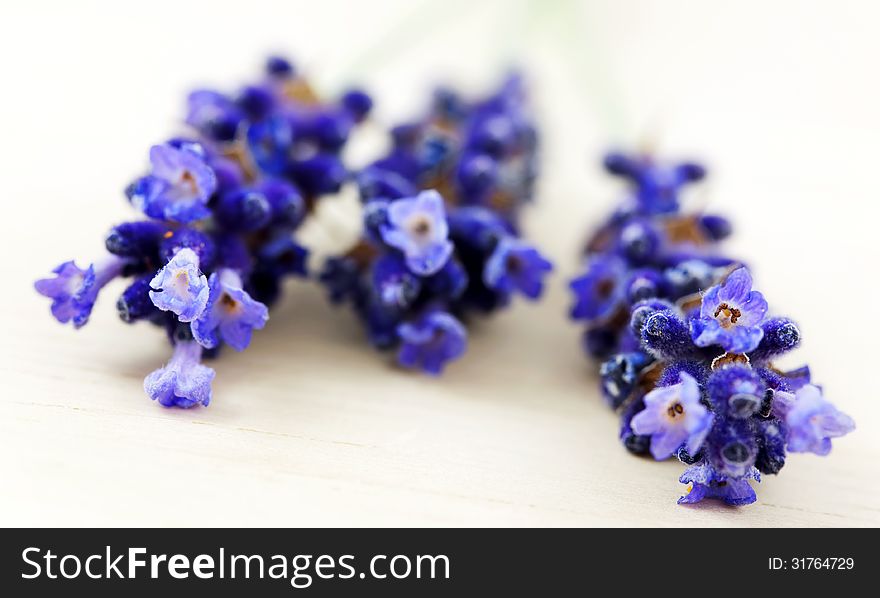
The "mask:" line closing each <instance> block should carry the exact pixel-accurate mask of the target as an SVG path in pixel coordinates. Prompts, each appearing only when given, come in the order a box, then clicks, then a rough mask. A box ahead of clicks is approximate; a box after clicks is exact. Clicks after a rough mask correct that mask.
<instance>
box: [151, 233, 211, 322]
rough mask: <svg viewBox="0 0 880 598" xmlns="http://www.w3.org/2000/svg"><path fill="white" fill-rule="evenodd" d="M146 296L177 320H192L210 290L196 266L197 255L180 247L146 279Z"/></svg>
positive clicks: (203, 307) (200, 311) (201, 309)
mask: <svg viewBox="0 0 880 598" xmlns="http://www.w3.org/2000/svg"><path fill="white" fill-rule="evenodd" d="M150 289H151V290H150V299H151V300H152V301H153V305H155V306H156V307H158V308H159V309H161V310H162V311H170V312H173V313H175V314H177V318H178V319H179V320H180V321H181V322H192V321H193V320H195V319H196V318H198V317H199V316H200V315H202V312H203V311H204V310H205V306H206V305H207V304H208V297H209V295H210V291H209V288H208V279H207V278H206V277H205V275H204V274H202V273H201V271H200V270H199V256H198V255H196V253H195V252H194V251H193V250H192V249H189V248H186V249H181V250H180V251H178V252H177V253H176V254H174V257H173V258H171V260H170V261H169V262H168V263H167V264H166V265H165V267H164V268H162V269H161V270H159V272H158V274H156V276H155V277H154V278H153V280H151V281H150Z"/></svg>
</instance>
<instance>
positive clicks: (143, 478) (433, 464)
mask: <svg viewBox="0 0 880 598" xmlns="http://www.w3.org/2000/svg"><path fill="white" fill-rule="evenodd" d="M366 4H367V3H338V2H330V3H315V2H304V3H298V4H297V3H288V2H285V3H280V2H279V3H274V2H250V3H248V12H247V13H243V12H242V11H243V7H242V5H241V4H240V3H231V4H230V5H229V7H226V6H220V3H217V2H212V3H198V4H197V3H192V4H190V3H187V4H186V5H185V6H181V5H180V4H179V3H175V4H174V7H173V9H172V8H171V6H170V5H168V6H165V5H162V4H161V3H151V5H150V7H149V8H145V9H144V11H143V12H142V13H136V12H132V10H133V9H131V8H123V7H122V6H118V5H117V4H116V3H110V2H108V3H103V4H102V3H94V4H93V3H77V5H76V6H73V5H71V4H70V3H62V2H58V3H55V4H42V3H28V5H27V6H25V5H23V4H21V5H15V6H12V5H9V4H8V3H7V4H4V5H3V7H2V8H0V56H2V58H0V61H2V65H3V69H2V72H3V73H4V78H5V79H6V80H5V81H4V93H3V94H0V114H3V117H4V139H3V143H2V144H0V164H2V166H0V190H2V193H3V199H2V204H0V205H2V210H3V222H4V225H3V234H2V236H0V243H2V249H3V254H2V255H3V269H2V272H3V282H4V291H3V293H2V294H0V308H2V311H0V314H2V316H3V319H4V327H3V336H2V339H3V342H2V343H0V381H2V395H0V439H2V440H0V442H2V445H0V448H2V451H0V455H2V456H0V472H2V492H0V524H3V525H233V526H237V525H290V526H302V525H490V526H495V525H521V526H544V525H565V526H572V525H576V526H605V525H623V526H635V525H652V526H654V525H655V526H671V527H679V526H690V525H697V526H841V525H854V526H876V525H878V524H880V500H878V498H877V497H878V495H880V483H878V475H877V474H878V471H877V463H878V460H880V442H878V438H880V427H878V424H877V421H878V418H880V402H878V399H880V397H878V391H877V382H876V379H877V378H876V371H875V370H876V360H877V350H876V340H875V339H876V338H877V334H876V332H875V331H874V327H875V326H876V314H877V309H876V305H875V302H876V297H877V296H878V290H880V289H878V283H877V266H876V259H877V256H878V251H877V240H876V233H875V230H876V227H877V217H878V215H880V211H878V207H877V204H878V199H880V198H878V185H877V177H876V157H877V155H878V146H877V139H878V133H880V122H878V116H877V110H876V107H877V105H878V104H880V93H878V87H877V85H878V84H877V81H876V77H873V76H872V74H873V73H875V72H876V57H877V55H878V50H880V42H878V41H877V39H876V36H875V35H874V34H873V32H872V30H871V23H876V21H877V16H878V15H877V14H876V13H877V9H876V8H875V7H873V6H872V5H871V4H870V3H868V2H864V3H851V2H835V3H834V4H833V5H826V9H825V10H826V12H818V9H810V8H808V7H806V6H804V5H805V4H806V3H798V2H778V3H773V4H772V5H768V4H767V3H757V2H756V3H738V4H737V5H736V8H733V7H725V8H721V7H719V6H717V5H716V6H711V7H710V6H704V5H703V3H699V2H664V3H648V2H632V1H628V2H614V3H611V2H608V3H594V2H589V3H580V4H578V3H560V4H559V5H553V7H552V9H546V10H544V12H543V14H542V15H539V16H535V15H534V13H529V12H527V11H528V10H529V7H528V6H527V5H526V4H523V5H521V6H520V8H521V9H522V12H520V13H517V14H518V15H519V16H518V17H516V18H514V17H512V16H511V15H510V14H509V11H508V14H507V16H505V11H504V10H502V7H510V6H514V4H513V3H508V2H486V3H473V2H467V3H455V2H451V3H446V4H445V6H451V7H452V9H453V10H456V11H458V12H457V15H458V17H457V18H456V19H449V18H447V17H446V16H444V14H445V13H444V10H443V9H438V8H437V6H438V5H437V3H435V2H425V3H423V4H413V3H408V2H400V3H398V2H382V3H378V4H373V3H370V7H369V8H367V7H364V6H361V5H366ZM319 5H320V6H319ZM441 6H443V5H442V4H441ZM415 11H420V12H415ZM554 11H557V12H556V13H554ZM560 11H567V12H565V13H563V12H560ZM267 12H270V13H271V14H272V15H274V17H273V19H271V20H269V21H268V22H267V21H265V20H261V21H259V23H260V24H259V25H258V24H257V23H258V21H257V17H258V16H259V15H260V14H264V13H267ZM414 12H415V14H417V16H418V15H427V16H424V17H423V18H422V21H423V22H425V23H433V25H427V24H426V25H424V27H426V28H427V29H424V30H415V32H413V31H412V30H413V27H412V22H413V21H412V17H411V16H408V15H411V14H412V13H414ZM633 15H638V18H634V17H633ZM407 19H410V20H409V21H407ZM399 22H404V23H409V25H405V26H403V27H401V26H399V25H397V24H396V23H399ZM486 31H492V32H493V35H494V37H493V35H489V34H487V33H486ZM377 40H379V41H377ZM277 48H281V49H285V50H289V51H290V52H291V53H294V54H296V55H298V56H300V57H301V60H302V61H303V62H304V63H305V64H306V66H307V67H309V69H310V70H312V71H313V73H314V74H315V75H317V79H318V82H319V84H320V85H322V86H323V87H324V88H325V89H330V90H333V89H336V86H337V85H338V84H339V83H340V82H341V81H343V80H344V79H346V78H348V76H349V74H350V73H352V72H354V73H357V74H359V79H360V80H361V81H363V82H366V83H368V84H369V85H370V87H371V88H373V89H374V90H375V93H376V96H377V99H378V101H379V104H380V108H379V110H378V113H377V116H376V120H377V125H376V126H375V129H378V128H379V125H381V124H382V123H387V122H390V121H392V120H393V119H394V118H397V117H399V116H400V115H401V114H407V113H408V112H407V111H410V112H409V113H411V111H412V110H415V109H416V108H417V107H418V106H419V104H420V103H421V102H422V99H423V97H424V94H423V90H424V89H425V87H424V86H425V85H426V84H427V83H428V82H430V81H434V80H437V79H440V78H441V76H442V75H450V76H451V77H453V78H454V79H455V80H457V81H461V82H463V84H464V85H466V86H473V87H477V88H478V87H479V86H480V85H479V82H488V81H489V80H490V78H491V77H490V76H491V74H492V73H494V72H496V71H497V70H498V68H499V65H500V64H501V63H502V62H503V59H504V58H505V56H506V53H509V52H511V51H512V50H514V49H516V48H519V49H520V50H522V52H523V55H524V57H525V58H524V61H525V64H526V66H527V67H529V72H530V73H531V74H532V78H533V80H534V83H535V92H536V95H537V102H538V105H539V115H540V117H541V120H542V123H543V127H544V131H545V148H546V152H545V176H544V179H543V183H542V186H541V191H540V194H539V201H538V203H537V204H536V205H535V207H534V208H533V209H532V211H531V213H530V214H529V217H528V229H529V230H528V232H529V235H530V236H531V237H532V238H534V239H538V240H540V242H541V245H542V247H543V248H544V249H545V250H546V251H547V253H548V254H549V255H551V256H552V257H553V258H554V260H555V261H556V263H557V265H558V268H557V272H556V274H555V275H554V277H553V278H552V279H551V287H550V289H549V293H548V295H547V297H546V299H545V300H544V301H542V302H541V303H540V304H537V305H526V304H522V303H519V304H517V305H516V307H515V308H514V309H512V310H510V311H508V312H506V313H504V314H502V315H500V316H499V317H496V318H492V319H491V320H487V321H485V322H481V323H480V324H479V325H478V326H476V327H474V329H473V331H472V336H471V347H470V350H469V352H468V355H467V356H466V358H465V359H463V360H462V361H460V362H458V363H456V364H454V365H453V366H451V367H450V368H449V370H448V374H447V375H445V376H444V377H443V378H442V379H439V380H433V379H427V378H424V377H421V376H417V375H412V374H409V373H406V372H401V371H398V370H396V369H394V368H392V367H390V366H389V365H388V362H387V360H385V358H384V357H383V356H381V355H377V354H375V353H373V352H371V351H370V350H369V349H368V348H367V347H366V345H365V342H364V340H363V338H362V335H361V333H360V331H359V329H358V327H357V326H356V324H355V322H354V321H353V319H352V317H351V316H350V315H349V314H347V313H346V312H344V311H338V310H335V309H333V308H331V307H330V306H329V305H327V304H326V303H325V301H324V300H323V297H322V295H321V291H320V289H318V288H316V286H315V285H312V284H307V283H303V282H299V281H295V282H293V283H291V284H290V286H289V293H288V294H287V296H286V298H285V300H284V301H283V303H282V304H280V305H279V306H278V308H277V309H275V310H274V311H273V313H272V316H271V321H270V323H269V326H268V327H267V328H266V329H265V330H264V331H261V332H259V333H257V334H256V335H255V338H254V342H253V344H252V346H251V347H250V348H249V349H248V350H247V351H246V352H244V353H242V354H228V355H226V356H224V357H223V358H222V359H221V360H219V361H218V362H216V363H215V364H214V367H215V368H216V369H217V380H216V382H215V401H214V403H213V404H212V405H211V406H210V407H209V408H207V409H195V410H191V411H180V410H165V409H162V408H161V407H159V406H157V405H155V404H152V403H151V402H150V401H149V400H147V399H146V398H145V396H144V395H143V391H142V389H141V384H142V379H143V377H144V375H145V374H147V373H148V372H149V371H151V370H152V369H154V368H155V367H157V366H159V365H160V364H161V363H163V361H164V360H165V359H166V357H167V351H168V349H167V347H166V345H165V343H164V339H163V338H162V335H161V333H160V332H159V331H156V330H153V329H151V328H149V327H141V326H135V327H127V326H125V325H123V324H121V323H120V322H119V321H118V320H117V318H116V315H115V313H114V309H113V303H114V301H115V297H114V294H115V293H116V292H118V291H119V290H121V287H120V286H118V285H117V286H114V287H111V288H110V289H108V292H107V293H106V295H105V296H103V297H102V299H101V301H100V302H99V304H98V306H97V307H96V310H95V313H94V316H93V320H92V322H91V323H90V324H89V325H88V326H87V327H86V328H84V329H83V330H80V331H78V332H74V331H73V330H72V329H69V328H64V327H61V326H59V325H57V324H56V323H54V322H53V321H52V320H51V319H50V317H49V314H48V306H47V304H46V302H45V301H44V300H43V299H42V298H40V297H38V296H37V295H36V293H35V292H33V290H32V288H31V283H32V281H33V279H34V278H36V277H38V276H41V275H43V273H44V272H47V271H48V270H49V268H51V267H52V266H54V265H55V264H56V263H58V262H60V261H62V260H65V259H69V258H72V257H76V258H78V259H80V260H87V259H88V258H89V257H90V256H91V255H94V254H95V253H96V252H98V251H99V250H100V248H101V239H102V235H103V233H104V231H105V230H106V229H107V228H108V227H109V225H111V224H113V223H115V222H118V221H120V220H122V219H124V218H126V217H130V216H132V215H133V214H131V212H130V211H129V210H128V209H127V206H125V202H124V199H123V197H122V194H121V189H122V188H123V187H124V185H125V183H126V182H127V180H128V179H129V177H131V176H132V175H134V174H136V173H137V172H138V171H139V169H141V168H142V167H143V165H144V162H145V160H146V148H147V146H148V145H149V144H150V143H152V142H154V141H156V140H158V139H161V138H162V137H163V136H164V135H166V134H168V133H171V132H173V131H174V122H175V118H177V116H178V115H179V114H180V110H181V108H180V100H181V98H182V95H181V94H182V93H183V91H184V90H185V89H186V88H187V87H188V86H189V85H191V84H193V83H198V82H204V81H206V82H209V83H215V84H218V85H223V84H226V85H230V86H231V85H234V84H235V83H236V82H237V81H239V80H241V79H242V78H243V77H245V76H246V75H247V73H248V72H249V70H250V69H251V68H255V66H256V63H258V60H259V57H260V56H261V55H262V53H264V52H265V51H268V50H272V49H277ZM486 84H488V83H486ZM483 87H485V84H484V85H483ZM646 135H647V136H648V137H650V138H652V139H654V140H657V141H658V142H659V147H660V148H661V149H664V150H668V151H669V152H671V153H672V154H673V155H682V154H687V155H691V156H694V155H696V156H705V157H706V158H707V160H708V161H709V163H710V165H711V166H712V167H713V170H714V173H713V175H714V176H713V182H712V183H711V185H709V186H708V188H707V189H706V190H705V192H704V193H702V194H699V195H697V196H696V197H694V198H693V199H692V201H693V202H694V204H695V205H696V204H697V203H699V202H707V203H708V204H709V206H710V207H712V208H714V209H716V210H719V211H722V212H725V213H728V214H731V215H732V216H733V217H734V219H735V221H736V224H737V225H738V229H739V230H738V233H737V236H736V240H735V241H734V242H733V243H732V244H731V246H730V250H731V251H732V252H735V253H737V254H739V255H743V256H745V257H746V258H747V259H748V260H750V261H751V262H752V263H753V264H754V265H755V270H756V276H757V280H758V282H759V284H760V286H761V288H762V290H763V291H764V292H765V294H766V296H767V297H768V299H769V300H770V303H771V309H774V310H776V311H777V312H779V311H784V312H785V313H788V314H790V315H791V316H793V317H795V318H796V319H798V320H799V321H800V322H801V324H802V327H803V329H804V331H805V335H806V340H805V343H804V346H803V348H801V349H800V350H799V351H798V352H797V353H796V354H795V355H793V356H792V358H791V359H790V360H789V361H788V362H787V363H790V364H792V365H795V364H798V363H802V362H808V363H809V364H810V365H811V367H812V368H813V371H814V374H815V377H816V379H817V380H818V381H820V382H821V383H822V384H823V385H824V386H825V389H826V393H827V394H828V396H830V397H832V398H833V399H834V400H835V401H836V402H837V403H838V405H839V406H840V407H841V408H842V409H844V410H846V411H847V412H849V413H850V414H851V415H852V416H853V417H854V418H855V419H856V421H857V424H858V430H857V431H856V433H854V434H853V435H852V436H850V437H847V438H844V439H842V440H841V441H839V442H838V443H836V445H835V449H834V451H833V452H832V454H831V456H830V457H828V458H826V459H821V458H818V457H814V456H810V455H793V456H792V457H791V459H790V462H789V464H788V465H786V467H785V469H784V470H783V472H782V475H780V476H778V477H772V476H771V477H768V478H766V479H765V482H764V483H762V484H761V485H760V486H759V488H758V496H759V500H758V502H757V503H756V504H755V505H752V506H750V507H747V508H742V509H730V508H724V507H720V506H717V505H714V504H704V505H699V506H697V507H688V508H686V507H680V506H677V505H676V504H675V499H676V498H677V497H678V496H679V493H680V485H679V484H678V482H677V477H678V475H679V473H680V472H681V470H682V466H681V465H679V464H676V463H654V462H651V461H648V460H643V459H638V458H634V457H631V456H630V455H628V454H627V453H626V452H625V451H624V450H623V449H622V448H621V447H620V445H619V443H618V442H617V439H616V432H617V425H618V422H617V418H616V416H614V415H613V414H612V413H611V412H609V411H608V410H607V409H606V407H605V406H604V405H603V404H602V403H601V401H600V399H599V396H598V393H597V390H596V378H595V375H594V374H593V369H592V367H591V364H589V363H588V362H587V361H586V360H585V358H584V357H583V356H582V355H581V353H580V351H579V347H578V336H579V330H578V329H577V328H576V327H575V326H573V325H571V324H570V323H569V322H568V321H567V320H566V317H565V312H566V310H567V307H568V302H569V298H568V296H567V292H566V289H565V281H566V279H567V278H568V277H569V276H570V275H571V274H573V273H574V272H575V271H576V270H577V260H576V255H577V251H576V250H577V247H578V244H579V242H580V241H581V239H582V236H583V235H584V234H585V231H586V229H587V228H588V227H589V226H590V225H591V223H595V222H597V220H598V219H599V218H600V217H601V215H602V214H604V213H605V212H607V211H608V210H609V209H610V208H611V206H612V205H613V202H614V200H615V197H616V195H615V194H616V191H617V188H616V187H614V185H613V184H612V183H610V182H609V181H607V180H606V179H605V178H604V177H603V175H601V173H599V171H598V169H597V168H595V167H594V166H593V164H594V163H595V159H596V158H597V156H598V155H599V152H600V151H601V149H602V148H603V147H605V146H606V144H608V143H613V142H617V143H627V144H631V143H634V142H635V141H636V140H640V139H643V138H644V137H645V136H646ZM370 151H371V150H370V146H369V144H368V143H365V144H364V145H363V146H361V147H360V148H358V147H355V148H354V150H353V152H354V159H355V160H358V159H365V158H366V157H368V156H369V153H370ZM341 203H344V202H341V201H339V200H337V201H336V204H334V203H333V202H332V201H331V203H329V204H328V206H329V207H330V210H329V211H328V213H329V215H334V216H335V217H336V218H337V220H334V221H333V222H330V223H328V222H329V221H326V220H322V221H321V223H319V224H317V225H313V230H312V231H311V233H310V234H311V235H312V236H313V237H312V238H313V239H316V240H317V241H318V242H326V241H327V240H328V237H327V234H326V233H327V231H336V232H335V233H333V234H334V235H336V236H337V237H338V236H339V231H340V230H341V229H340V226H341V224H340V221H339V220H338V219H339V218H340V217H341V215H343V214H345V213H346V212H345V210H344V209H342V207H343V206H341V205H339V204H341ZM327 215H328V214H325V215H324V216H325V217H326V216H327ZM337 241H339V239H337Z"/></svg>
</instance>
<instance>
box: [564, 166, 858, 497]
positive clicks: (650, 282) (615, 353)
mask: <svg viewBox="0 0 880 598" xmlns="http://www.w3.org/2000/svg"><path fill="white" fill-rule="evenodd" d="M605 167H606V169H607V170H608V171H609V172H610V173H611V174H614V175H617V176H620V177H622V178H624V179H625V180H626V181H627V182H628V190H629V191H628V194H627V196H626V198H625V200H624V202H623V203H622V205H621V207H620V208H619V209H618V210H617V211H616V212H614V213H613V214H612V215H611V217H610V218H609V219H608V221H607V222H606V223H605V224H604V225H603V226H601V227H600V228H599V230H598V231H597V232H596V233H595V235H594V236H593V237H592V239H591V240H590V241H589V243H588V245H587V251H586V254H587V256H586V257H587V265H586V271H585V272H584V274H583V275H581V276H580V277H578V278H576V279H574V280H573V281H572V282H571V285H570V286H571V289H572V291H573V293H574V295H575V304H574V307H573V308H572V312H571V315H572V317H573V318H575V319H577V320H583V321H585V322H586V323H587V329H586V332H585V335H584V346H585V349H586V352H587V353H588V354H589V355H590V356H592V357H593V358H595V359H597V360H599V361H600V362H601V366H600V376H601V385H602V393H603V395H604V397H605V399H606V400H607V402H608V404H609V405H610V406H611V407H612V408H614V409H618V410H620V412H621V414H622V426H621V434H620V436H621V440H622V441H623V443H624V445H625V446H626V448H627V449H629V450H630V451H632V452H633V453H637V454H647V453H650V454H651V455H652V456H653V457H654V458H655V459H658V460H660V459H666V458H668V457H671V456H675V457H677V458H678V459H679V460H681V461H682V462H683V463H685V464H687V465H688V466H689V467H688V469H687V470H686V471H685V473H684V474H683V475H682V476H681V482H682V483H684V484H687V485H688V488H687V492H686V494H685V495H684V496H682V497H681V498H680V499H679V502H680V503H695V502H699V501H701V500H703V499H704V498H715V499H719V500H722V501H724V502H725V503H727V504H730V505H744V504H749V503H752V502H754V501H755V500H756V495H755V491H754V489H753V488H752V486H751V485H750V483H749V480H751V479H753V480H756V481H760V476H761V474H775V473H778V472H779V470H780V469H782V467H783V465H784V464H785V459H786V452H787V451H788V452H812V453H816V454H818V455H826V454H828V452H829V451H830V450H831V439H832V438H835V437H838V436H842V435H844V434H846V433H848V432H850V431H852V430H853V429H854V427H855V425H854V423H853V421H852V419H851V418H850V417H849V416H847V415H846V414H844V413H841V412H840V411H838V410H837V409H836V408H835V407H834V406H833V405H832V404H831V403H830V402H829V401H827V400H826V399H825V398H824V397H823V395H822V390H821V388H820V387H818V386H816V385H814V384H813V383H812V381H811V377H810V371H809V369H808V368H807V367H802V368H799V369H796V370H793V371H783V370H781V369H779V368H777V367H775V366H774V365H773V361H774V359H776V358H777V357H779V356H780V355H782V354H783V353H786V352H788V351H790V350H792V349H794V348H795V347H796V346H797V345H798V344H799V342H800V338H801V333H800V330H799V328H798V326H797V325H796V324H795V323H794V322H793V321H792V320H790V319H788V318H785V317H777V316H768V305H767V301H766V300H765V299H764V296H763V295H762V294H761V293H760V292H758V291H756V290H753V288H752V277H751V274H750V273H749V271H748V269H747V268H746V267H745V266H744V265H743V264H742V263H740V262H739V261H737V260H733V259H730V258H727V257H724V256H723V255H722V254H721V253H720V252H719V248H718V241H721V240H722V239H724V238H725V237H727V236H728V235H729V234H730V232H731V227H730V224H729V222H728V221H727V220H725V219H724V218H722V217H719V216H715V215H707V214H699V213H696V214H689V213H685V212H684V211H683V210H682V209H681V206H680V195H681V192H682V190H683V189H684V188H685V187H686V186H687V185H689V184H691V183H694V182H696V181H699V180H701V179H702V178H704V176H705V174H706V173H705V170H704V169H703V168H702V167H701V166H700V165H698V164H693V163H682V164H673V165H668V164H662V163H658V162H656V161H654V160H652V159H651V158H648V157H641V156H639V157H636V156H627V155H623V154H616V153H615V154H610V155H608V156H607V157H606V158H605Z"/></svg>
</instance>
